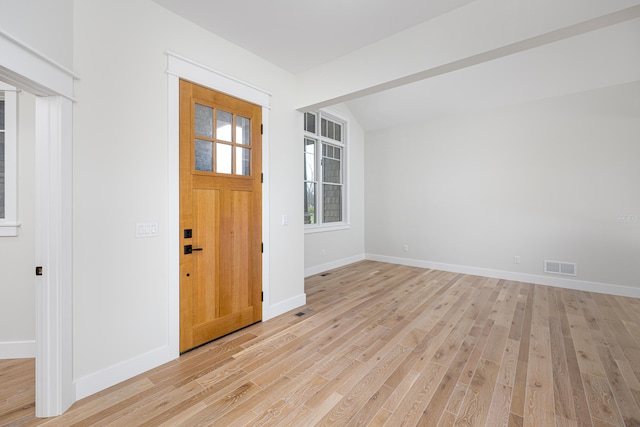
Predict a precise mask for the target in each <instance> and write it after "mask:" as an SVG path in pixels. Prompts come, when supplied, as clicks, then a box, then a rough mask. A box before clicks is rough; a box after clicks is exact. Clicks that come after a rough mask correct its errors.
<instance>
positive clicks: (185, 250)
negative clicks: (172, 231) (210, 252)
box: [184, 245, 202, 255]
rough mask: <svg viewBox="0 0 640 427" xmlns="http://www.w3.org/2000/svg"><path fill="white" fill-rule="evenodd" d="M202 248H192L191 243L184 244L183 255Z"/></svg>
mask: <svg viewBox="0 0 640 427" xmlns="http://www.w3.org/2000/svg"><path fill="white" fill-rule="evenodd" d="M201 250H202V248H194V247H192V246H191V245H184V254H185V255H189V254H190V253H192V252H194V251H201Z"/></svg>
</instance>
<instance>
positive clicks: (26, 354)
mask: <svg viewBox="0 0 640 427" xmlns="http://www.w3.org/2000/svg"><path fill="white" fill-rule="evenodd" d="M34 357H36V342H35V341H8V342H0V360H2V359H31V358H34Z"/></svg>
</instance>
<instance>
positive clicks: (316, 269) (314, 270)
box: [304, 254, 365, 277]
mask: <svg viewBox="0 0 640 427" xmlns="http://www.w3.org/2000/svg"><path fill="white" fill-rule="evenodd" d="M364 259H365V255H364V254H360V255H355V256H352V257H348V258H342V259H338V260H335V261H331V262H327V263H325V264H320V265H316V266H313V267H309V268H305V270H304V277H309V276H313V275H314V274H320V273H324V272H325V271H328V270H333V269H334V268H339V267H344V266H345V265H349V264H353V263H354V262H358V261H362V260H364Z"/></svg>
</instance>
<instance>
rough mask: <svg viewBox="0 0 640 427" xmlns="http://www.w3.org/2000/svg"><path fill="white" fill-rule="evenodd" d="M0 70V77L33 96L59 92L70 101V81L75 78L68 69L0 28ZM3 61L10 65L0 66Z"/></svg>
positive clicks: (71, 82)
mask: <svg viewBox="0 0 640 427" xmlns="http://www.w3.org/2000/svg"><path fill="white" fill-rule="evenodd" d="M0 52H2V58H1V59H0V66H3V68H4V70H2V71H1V72H0V74H1V75H2V79H3V80H4V81H5V82H7V83H9V84H10V85H12V86H15V87H17V88H19V89H26V90H27V91H29V92H31V93H33V94H34V95H40V96H48V95H60V96H64V97H65V98H67V99H70V100H73V81H74V80H75V79H77V78H78V76H76V75H75V74H74V73H73V72H72V71H70V70H68V69H67V68H65V67H63V66H62V65H60V64H58V63H57V62H55V61H53V60H52V59H50V58H48V57H47V56H45V55H42V54H41V53H39V52H38V51H36V50H35V49H33V48H31V47H30V46H28V45H26V44H25V43H23V42H21V41H19V40H17V39H16V38H14V37H12V36H10V35H8V34H6V33H4V32H2V31H0ZM5 60H6V61H7V62H10V66H9V67H6V66H4V62H5Z"/></svg>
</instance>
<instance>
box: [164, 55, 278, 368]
mask: <svg viewBox="0 0 640 427" xmlns="http://www.w3.org/2000/svg"><path fill="white" fill-rule="evenodd" d="M166 55H167V75H168V80H167V85H168V87H167V90H168V111H169V118H168V124H169V129H168V139H169V142H168V145H169V147H168V168H169V172H168V176H169V182H168V192H169V194H168V204H169V206H168V208H169V212H168V221H169V224H168V229H169V233H168V234H169V242H168V247H169V262H168V268H169V272H168V274H169V298H168V299H169V347H170V349H171V350H170V351H171V352H172V353H173V354H174V355H175V357H178V356H179V354H180V209H179V207H180V163H179V160H180V108H179V107H180V79H183V80H188V81H190V82H192V83H196V84H199V85H201V86H204V87H207V88H209V89H212V90H215V91H218V92H222V93H226V94H228V95H231V96H234V97H236V98H239V99H242V100H244V101H247V102H251V103H253V104H256V105H259V106H260V107H262V124H263V134H262V173H263V176H264V180H263V185H262V242H263V243H264V245H265V248H268V247H269V185H268V184H269V179H268V177H269V161H268V160H269V108H270V107H269V102H270V99H271V94H270V93H269V92H267V91H265V90H263V89H260V88H257V87H255V86H253V85H250V84H247V83H244V82H242V81H240V80H237V79H234V78H232V77H230V76H227V75H225V74H222V73H220V72H218V71H215V70H212V69H211V68H208V67H206V66H204V65H201V64H198V63H196V62H194V61H191V60H189V59H186V58H184V57H182V56H179V55H177V54H175V53H173V52H169V51H168V52H166ZM262 292H263V301H262V320H268V319H269V318H271V317H272V316H270V313H269V311H268V307H269V294H270V292H269V251H268V250H265V251H264V252H263V254H262Z"/></svg>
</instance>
